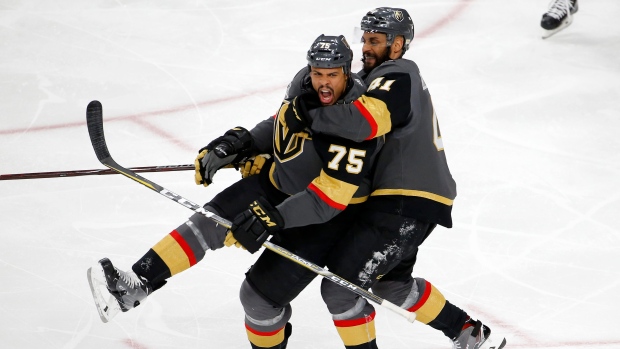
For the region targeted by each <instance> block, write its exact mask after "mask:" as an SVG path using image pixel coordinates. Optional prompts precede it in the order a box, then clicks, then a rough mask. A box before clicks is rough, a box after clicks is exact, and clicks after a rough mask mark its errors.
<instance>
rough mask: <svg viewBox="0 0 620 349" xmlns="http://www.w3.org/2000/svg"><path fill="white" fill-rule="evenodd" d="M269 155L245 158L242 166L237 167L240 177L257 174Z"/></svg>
mask: <svg viewBox="0 0 620 349" xmlns="http://www.w3.org/2000/svg"><path fill="white" fill-rule="evenodd" d="M268 156H269V155H267V154H265V155H257V156H255V157H254V158H250V159H247V160H246V161H245V163H244V164H243V166H242V167H241V168H239V171H241V178H245V177H250V176H253V175H256V174H259V173H260V171H261V169H262V168H263V166H264V165H265V162H266V161H267V159H269V157H268Z"/></svg>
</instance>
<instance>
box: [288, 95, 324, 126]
mask: <svg viewBox="0 0 620 349" xmlns="http://www.w3.org/2000/svg"><path fill="white" fill-rule="evenodd" d="M320 106H321V101H320V100H319V96H318V95H317V93H316V92H315V91H311V92H306V93H303V94H301V95H299V96H297V97H295V98H293V100H292V101H291V102H290V104H289V106H288V108H287V109H286V111H285V112H284V121H285V122H286V126H287V127H288V129H289V130H291V131H292V132H293V133H298V132H301V131H303V130H304V129H305V128H306V127H310V125H311V124H312V123H311V119H310V117H309V116H308V110H312V109H314V108H318V107H320Z"/></svg>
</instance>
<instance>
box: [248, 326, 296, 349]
mask: <svg viewBox="0 0 620 349" xmlns="http://www.w3.org/2000/svg"><path fill="white" fill-rule="evenodd" d="M253 327H257V326H253V324H251V323H248V322H247V321H246V323H245V331H246V333H247V335H248V340H249V341H250V344H251V345H252V349H285V348H286V344H287V342H288V337H290V336H291V332H292V329H293V327H292V326H291V324H290V323H288V322H287V323H286V325H285V326H284V327H281V328H278V329H275V330H273V331H268V332H263V331H261V330H258V329H256V328H253Z"/></svg>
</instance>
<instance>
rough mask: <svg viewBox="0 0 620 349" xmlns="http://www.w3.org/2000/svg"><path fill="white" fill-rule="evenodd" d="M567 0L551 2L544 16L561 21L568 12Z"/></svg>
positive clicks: (553, 0)
mask: <svg viewBox="0 0 620 349" xmlns="http://www.w3.org/2000/svg"><path fill="white" fill-rule="evenodd" d="M569 3H570V2H569V0H552V1H551V3H550V4H552V5H550V6H549V11H547V13H546V15H547V16H551V17H553V18H555V19H561V18H562V17H564V15H566V14H567V13H568V12H569V9H570V5H569Z"/></svg>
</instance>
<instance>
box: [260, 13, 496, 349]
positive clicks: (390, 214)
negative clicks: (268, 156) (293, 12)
mask: <svg viewBox="0 0 620 349" xmlns="http://www.w3.org/2000/svg"><path fill="white" fill-rule="evenodd" d="M361 28H362V30H364V34H363V37H362V42H363V44H364V45H363V49H362V53H363V59H362V61H363V62H364V65H363V72H360V73H361V76H362V77H363V79H364V80H365V81H366V83H367V84H368V89H367V92H366V93H364V95H362V96H361V97H359V98H358V99H357V100H356V101H354V102H353V103H351V104H344V105H338V106H329V107H324V108H321V107H318V106H319V104H318V103H317V102H316V100H314V99H312V98H308V97H309V96H306V95H302V96H299V97H297V98H295V100H294V102H295V103H294V105H295V106H296V113H294V114H289V115H288V117H289V118H287V119H286V122H287V125H288V126H289V128H290V129H291V130H292V131H295V132H296V131H301V130H304V129H305V128H306V127H310V128H311V129H312V130H313V131H314V132H315V134H316V133H326V134H335V135H339V136H342V137H345V138H349V139H352V140H357V141H362V140H365V139H372V138H374V137H377V136H380V135H384V134H387V138H386V143H385V145H384V147H383V148H382V150H381V152H380V153H379V155H378V158H377V161H376V166H374V171H373V172H374V173H373V175H372V188H373V192H372V194H371V196H370V198H369V200H368V201H367V202H365V203H364V204H362V212H361V214H359V219H358V220H357V222H356V224H354V225H353V226H352V228H351V229H350V231H349V233H348V234H347V235H345V236H344V237H343V238H342V239H341V240H340V241H339V243H338V245H337V246H336V247H334V249H332V252H331V253H330V257H329V258H328V263H327V266H328V268H329V269H330V271H332V272H334V273H335V274H337V275H339V276H341V277H343V278H345V279H347V280H349V281H351V282H353V283H356V284H358V285H359V286H361V287H364V288H366V289H368V288H372V291H373V292H374V293H375V294H377V295H378V296H380V297H382V298H384V299H387V300H389V301H390V302H392V303H394V304H399V305H400V306H401V307H402V308H404V309H408V310H409V311H412V312H415V313H416V315H417V320H418V321H420V322H422V323H425V324H428V325H429V326H431V327H432V328H435V329H437V330H440V331H442V332H443V333H444V334H445V335H446V336H447V337H448V338H450V339H451V340H452V342H453V346H454V348H469V349H478V348H482V347H483V345H485V346H486V345H489V344H490V342H491V341H490V335H491V329H490V328H489V327H488V326H487V325H484V324H482V322H481V321H479V320H474V319H472V318H471V317H470V316H469V315H468V314H467V313H466V312H465V311H463V310H462V309H460V308H459V307H457V306H455V305H453V304H451V303H450V302H448V301H447V300H446V299H445V297H444V296H443V295H442V294H441V292H439V290H437V288H435V287H434V286H433V285H432V284H431V283H430V282H428V281H426V280H424V279H422V278H413V277H412V276H411V272H412V269H413V266H414V264H415V261H416V255H417V251H418V247H419V245H420V244H421V243H422V242H423V241H424V240H425V239H426V238H427V237H428V236H429V234H430V233H431V232H432V231H433V229H434V228H435V226H436V225H437V224H439V225H442V226H444V227H446V228H450V227H452V219H451V209H452V204H453V200H454V198H455V196H456V185H455V182H454V180H453V179H452V176H451V174H450V171H449V169H448V165H447V162H446V156H445V152H444V148H443V143H442V137H441V133H440V130H439V124H438V121H437V116H436V114H435V110H434V108H433V104H432V101H431V96H430V94H429V91H428V88H427V86H426V84H425V82H424V80H423V79H422V77H421V75H420V72H419V69H418V67H417V65H416V64H415V63H414V62H413V61H411V60H408V59H404V58H403V54H404V53H405V51H406V50H408V49H409V45H410V42H411V40H412V39H413V36H414V33H413V30H414V29H413V22H412V20H411V18H410V17H409V14H408V13H407V11H406V10H403V9H398V8H389V7H381V8H377V9H375V10H372V11H370V12H368V13H367V14H366V15H365V16H364V17H363V19H362V21H361ZM315 107H318V108H315ZM334 115H340V116H338V117H334ZM335 120H339V121H338V122H336V121H335ZM251 272H252V270H250V274H249V275H251ZM334 286H335V285H333V284H330V283H329V282H323V283H322V285H321V293H322V295H323V299H324V301H325V302H326V304H327V307H328V309H329V311H330V312H331V313H332V315H333V319H334V324H335V325H336V327H337V329H338V333H339V334H340V336H341V338H342V340H343V342H344V344H345V346H346V347H347V348H376V347H377V346H376V342H375V332H374V322H373V319H374V314H375V312H374V309H373V307H372V305H370V304H369V303H368V302H367V301H366V300H364V299H362V298H360V297H359V296H357V295H355V294H353V293H351V292H348V291H347V290H344V289H340V288H339V287H337V286H336V287H334ZM496 344H497V345H498V346H497V347H496V348H497V349H499V348H503V347H504V346H505V339H500V340H498V341H497V343H496Z"/></svg>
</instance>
